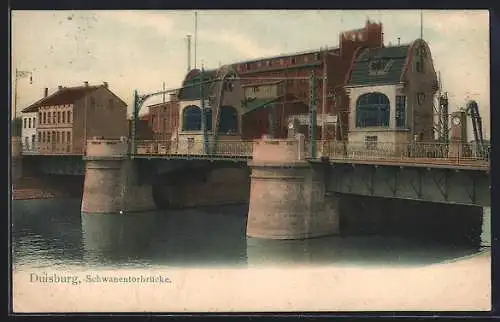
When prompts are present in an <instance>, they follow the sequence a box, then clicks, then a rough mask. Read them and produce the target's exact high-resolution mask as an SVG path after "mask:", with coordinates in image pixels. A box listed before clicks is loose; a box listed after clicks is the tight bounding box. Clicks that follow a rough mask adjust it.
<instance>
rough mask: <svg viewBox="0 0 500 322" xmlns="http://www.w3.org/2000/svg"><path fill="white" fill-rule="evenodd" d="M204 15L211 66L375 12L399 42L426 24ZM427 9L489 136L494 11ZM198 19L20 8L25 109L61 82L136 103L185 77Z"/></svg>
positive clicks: (447, 75)
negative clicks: (104, 89)
mask: <svg viewBox="0 0 500 322" xmlns="http://www.w3.org/2000/svg"><path fill="white" fill-rule="evenodd" d="M197 16H198V19H197V25H198V28H197V29H198V31H197V50H196V52H197V59H196V61H197V67H200V66H201V64H203V65H204V67H205V68H206V69H211V68H217V67H219V66H220V65H224V64H231V63H234V62H238V61H244V60H248V59H253V58H259V57H266V56H273V55H278V54H283V53H290V52H297V51H305V50H314V49H319V48H321V47H324V46H329V47H336V46H338V38H339V33H340V32H342V31H348V30H351V29H358V28H362V27H364V25H365V22H366V19H367V18H369V19H370V20H372V21H375V22H381V23H382V24H383V32H384V40H385V44H386V45H388V44H389V43H390V42H391V43H392V44H393V45H394V44H397V41H398V40H397V38H398V37H399V38H400V41H401V43H410V42H412V41H413V40H415V39H417V38H419V37H420V33H421V24H420V21H421V20H420V11H418V10H377V11H367V10H359V11H358V10H356V11H354V10H349V11H346V10H307V11H304V10H300V11H298V10H294V11H285V10H272V11H270V10H230V11H228V10H226V11H223V10H211V11H204V10H199V11H197ZM422 17H423V19H422V21H423V24H422V31H423V38H424V39H425V40H426V41H427V42H428V44H429V46H430V49H431V54H432V58H433V61H434V66H435V69H436V70H437V71H440V73H441V80H442V86H443V90H444V91H447V92H448V95H449V98H450V108H449V109H450V112H451V111H455V110H457V109H458V108H460V107H463V106H464V105H465V103H466V101H467V100H468V99H474V100H476V101H477V102H478V104H479V107H480V113H481V116H482V118H483V127H484V128H485V129H484V132H485V136H486V137H487V138H489V137H490V106H489V105H490V95H489V91H490V79H489V75H490V65H489V64H490V63H489V62H490V57H489V15H488V11H485V10H484V11H479V10H475V11H464V10H460V11H453V10H442V11H440V10H429V11H427V10H424V11H422ZM194 21H195V19H194V11H165V10H160V11H118V10H116V11H115V10H108V11H13V12H12V16H11V23H12V25H11V35H12V37H11V55H12V69H13V70H14V69H16V68H17V69H18V70H22V71H30V72H31V73H32V83H31V84H30V81H29V78H24V79H20V80H18V87H17V89H18V90H17V92H18V94H17V110H18V111H20V110H21V109H23V108H24V107H26V106H28V105H29V104H31V103H33V102H34V101H36V100H38V99H40V98H41V97H42V96H43V90H44V88H45V87H47V88H49V93H52V92H54V91H56V90H57V87H58V86H59V85H61V86H79V85H82V84H83V82H84V81H88V82H89V83H90V84H91V85H94V84H102V82H104V81H106V82H108V83H109V88H110V89H111V90H112V91H113V92H114V93H116V94H117V95H118V96H120V97H121V98H122V99H123V100H124V101H125V102H126V103H127V104H128V105H129V113H131V110H132V107H131V106H132V101H133V91H134V90H135V89H137V90H138V91H139V93H150V92H156V91H159V90H162V87H163V83H164V82H165V84H166V88H178V87H180V86H181V83H182V80H183V79H184V77H185V75H186V72H187V65H188V63H187V56H188V55H187V41H186V36H187V35H188V34H190V35H194V29H195V28H194V26H195V23H194ZM192 39H193V41H192V44H193V46H192V50H191V52H192V54H193V55H192V58H191V62H192V65H194V48H193V47H194V38H192ZM192 67H193V66H192ZM12 74H14V73H12ZM13 84H14V81H13ZM13 91H14V90H13ZM13 97H14V95H13ZM161 100H162V97H161V96H160V97H157V98H152V99H150V100H148V101H147V102H146V104H145V105H149V104H153V103H157V102H159V101H161ZM145 112H146V108H143V109H142V110H141V114H143V113H145ZM469 131H470V130H469Z"/></svg>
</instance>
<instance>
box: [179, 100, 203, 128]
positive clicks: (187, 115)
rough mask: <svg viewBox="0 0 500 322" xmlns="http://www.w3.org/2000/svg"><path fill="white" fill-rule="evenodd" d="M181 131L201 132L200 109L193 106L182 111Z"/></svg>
mask: <svg viewBox="0 0 500 322" xmlns="http://www.w3.org/2000/svg"><path fill="white" fill-rule="evenodd" d="M182 130H183V131H200V130H201V109H200V108H199V107H198V106H195V105H189V106H187V107H186V108H185V109H184V110H183V111H182Z"/></svg>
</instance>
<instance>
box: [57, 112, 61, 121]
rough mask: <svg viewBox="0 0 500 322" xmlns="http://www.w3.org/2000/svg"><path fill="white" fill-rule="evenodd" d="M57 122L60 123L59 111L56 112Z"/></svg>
mask: <svg viewBox="0 0 500 322" xmlns="http://www.w3.org/2000/svg"><path fill="white" fill-rule="evenodd" d="M57 123H61V112H57Z"/></svg>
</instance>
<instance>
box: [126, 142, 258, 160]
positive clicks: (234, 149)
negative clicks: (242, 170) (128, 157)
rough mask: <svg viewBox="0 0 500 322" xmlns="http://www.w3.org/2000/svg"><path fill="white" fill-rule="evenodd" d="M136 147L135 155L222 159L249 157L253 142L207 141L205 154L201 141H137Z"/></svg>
mask: <svg viewBox="0 0 500 322" xmlns="http://www.w3.org/2000/svg"><path fill="white" fill-rule="evenodd" d="M136 146H137V153H136V154H137V155H177V156H178V155H186V156H203V155H207V156H208V155H212V156H224V157H251V156H252V147H253V141H251V140H245V141H242V140H219V141H217V142H216V143H215V144H214V142H213V141H211V140H209V141H208V142H207V148H208V152H207V153H204V142H203V140H189V139H188V140H179V141H158V140H143V141H138V142H137V145H136Z"/></svg>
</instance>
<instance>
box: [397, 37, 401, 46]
mask: <svg viewBox="0 0 500 322" xmlns="http://www.w3.org/2000/svg"><path fill="white" fill-rule="evenodd" d="M400 45H401V38H400V37H398V46H400Z"/></svg>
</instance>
